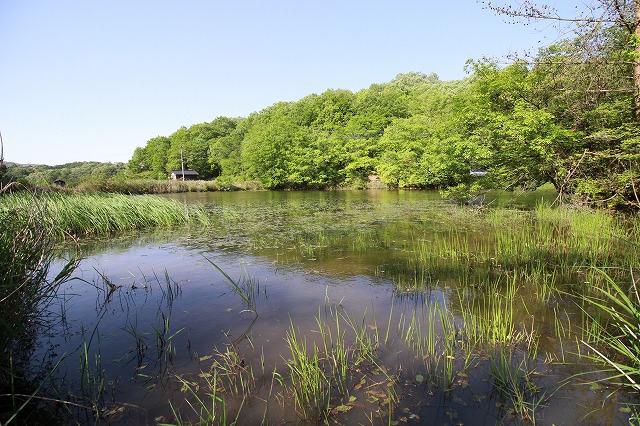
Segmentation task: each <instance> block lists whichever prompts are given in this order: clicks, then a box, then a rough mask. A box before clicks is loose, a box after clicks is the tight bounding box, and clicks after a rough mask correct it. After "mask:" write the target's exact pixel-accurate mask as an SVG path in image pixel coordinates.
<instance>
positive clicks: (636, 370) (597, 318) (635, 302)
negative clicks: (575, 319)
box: [583, 271, 640, 392]
mask: <svg viewBox="0 0 640 426" xmlns="http://www.w3.org/2000/svg"><path fill="white" fill-rule="evenodd" d="M600 272H601V274H603V275H604V276H605V278H606V285H605V286H603V287H598V288H597V289H596V294H595V295H584V296H583V300H584V302H585V303H586V307H585V308H583V311H584V312H585V315H586V317H587V318H588V319H589V320H590V321H588V323H590V324H591V325H590V326H588V327H587V328H586V330H585V331H586V338H587V341H585V340H583V343H584V344H585V345H586V346H587V347H589V348H590V349H591V350H592V351H593V353H595V356H592V358H596V359H599V360H600V361H602V362H604V363H605V364H606V365H607V366H608V367H609V368H607V369H603V370H602V371H601V372H603V373H606V375H607V380H609V381H612V382H618V381H621V382H622V384H623V385H624V386H626V387H629V388H631V389H632V390H634V391H635V392H638V391H640V292H639V291H638V280H636V279H634V278H633V275H632V280H631V283H630V284H629V285H626V286H625V285H622V284H620V283H618V282H616V281H615V280H614V279H613V278H612V277H610V276H609V275H607V274H606V273H605V272H604V271H600ZM591 309H594V310H595V312H593V313H592V312H591Z"/></svg>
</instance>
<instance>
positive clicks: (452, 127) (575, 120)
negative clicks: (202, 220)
mask: <svg viewBox="0 0 640 426" xmlns="http://www.w3.org/2000/svg"><path fill="white" fill-rule="evenodd" d="M525 12H527V13H529V14H531V12H530V11H525ZM505 13H512V14H513V13H514V12H513V11H506V12H505ZM612 22H613V21H612ZM593 25H594V27H593V28H591V29H590V30H589V32H588V34H585V33H583V34H576V35H575V38H572V39H566V40H563V41H560V42H558V43H556V44H554V45H551V46H548V47H545V48H543V49H541V50H540V51H539V52H538V53H537V54H536V55H535V56H534V57H530V58H528V59H516V60H514V61H513V62H512V63H511V64H510V65H508V66H500V64H499V63H498V62H497V61H496V60H492V59H486V58H483V59H480V60H475V61H469V62H468V63H467V66H466V70H467V71H468V75H469V77H467V78H466V79H463V80H459V81H441V80H440V79H439V78H438V76H437V75H435V74H430V75H427V74H423V73H419V72H408V73H403V74H398V75H397V76H396V78H394V79H393V80H392V81H390V82H387V83H383V84H372V85H371V86H370V87H368V88H366V89H363V90H360V91H358V92H355V93H353V92H351V91H349V90H340V89H329V90H326V91H325V92H324V93H321V94H319V95H318V94H310V95H308V96H306V97H304V98H302V99H300V100H298V101H295V102H279V103H276V104H274V105H271V106H269V107H267V108H265V109H263V110H262V111H259V112H255V113H253V114H250V115H249V116H248V117H245V118H229V117H218V118H216V119H214V120H213V121H211V122H210V123H201V124H195V125H193V126H190V127H188V128H186V127H182V128H180V129H178V130H177V131H176V132H175V133H173V134H171V135H169V136H158V137H155V138H152V139H150V140H149V141H148V142H147V143H146V145H145V146H144V147H141V148H137V149H136V150H135V152H134V154H133V157H132V158H131V160H130V161H129V162H128V164H127V173H129V174H130V175H131V176H136V177H146V178H166V176H167V173H168V172H169V170H171V169H179V168H180V165H181V163H180V161H181V160H180V150H181V149H182V152H183V158H184V161H185V164H186V166H187V167H188V168H190V169H194V170H196V171H197V172H198V173H199V174H200V176H201V177H202V178H204V179H214V178H215V179H216V180H220V181H248V180H257V181H260V182H262V184H263V185H264V187H265V188H269V189H322V188H336V187H343V186H346V187H351V188H359V187H364V186H365V185H366V183H367V181H368V178H369V177H370V176H376V177H378V178H379V179H380V181H381V182H382V183H383V184H384V185H386V186H387V187H389V188H421V189H422V188H425V189H426V188H428V189H439V190H441V191H443V192H444V193H447V194H453V195H456V194H459V195H464V194H467V193H469V191H476V190H478V189H491V188H499V189H506V190H512V189H516V188H518V189H525V190H526V189H532V188H535V187H537V186H539V185H541V184H544V183H551V184H553V186H554V187H555V188H556V189H557V190H558V192H559V193H560V194H561V196H563V197H567V198H568V199H571V200H572V201H573V202H576V203H581V204H588V205H591V206H594V207H603V208H615V209H629V208H633V209H635V208H638V207H640V201H639V199H638V195H637V190H636V183H635V182H636V181H638V179H639V178H640V176H639V172H638V160H639V159H640V154H639V151H638V147H639V136H640V127H639V126H638V105H637V104H638V101H637V97H636V94H637V90H636V89H637V87H638V86H637V84H636V82H635V81H634V78H633V76H634V64H635V63H636V62H635V60H634V58H635V57H636V56H637V52H636V49H637V44H638V43H637V41H636V36H635V34H634V33H633V31H632V30H630V29H629V28H627V27H626V26H625V25H623V23H621V22H620V21H615V22H614V24H612V25H602V22H600V21H599V22H597V23H593ZM633 28H635V26H634V27H633ZM583 31H586V30H584V28H583ZM472 170H479V171H482V172H486V174H485V173H471V171H472Z"/></svg>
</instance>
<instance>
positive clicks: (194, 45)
mask: <svg viewBox="0 0 640 426" xmlns="http://www.w3.org/2000/svg"><path fill="white" fill-rule="evenodd" d="M555 37H557V32H556V31H555V30H553V29H552V28H545V27H541V26H540V25H538V26H535V27H534V26H524V25H512V24H508V23H505V19H504V18H503V17H500V16H496V15H495V14H494V13H493V12H491V11H488V10H484V9H483V8H482V5H481V4H479V3H477V2H476V1H475V0H448V1H447V0H386V1H377V0H354V1H350V0H322V1H320V0H306V1H305V0H302V1H300V0H269V1H267V0H263V1H258V0H252V1H249V0H233V1H229V0H226V1H218V0H208V1H207V0H46V1H45V0H0V132H1V133H2V136H3V139H4V144H5V152H4V155H5V160H6V161H9V162H18V163H34V164H49V165H54V164H62V163H67V162H72V161H104V162H120V161H121V162H126V161H128V160H129V159H130V158H131V156H132V154H133V151H134V149H135V148H136V147H138V146H144V145H145V143H146V141H147V140H148V139H150V138H153V137H155V136H159V135H163V136H168V135H170V134H171V133H173V132H174V131H175V130H177V129H178V128H179V127H180V126H183V125H184V126H187V127H188V126H190V125H192V124H195V123H202V122H205V121H211V120H213V119H214V118H216V117H218V116H221V115H224V116H231V117H236V116H240V117H246V116H247V115H249V114H250V113H251V112H254V111H260V110H261V109H263V108H265V107H267V106H269V105H272V104H273V103H275V102H278V101H295V100H298V99H301V98H302V97H304V96H306V95H309V94H311V93H322V92H323V91H325V90H327V89H349V90H352V91H354V92H355V91H358V90H360V89H363V88H366V87H368V86H369V85H371V84H373V83H384V82H387V81H390V80H392V79H393V78H394V77H395V76H396V75H397V74H398V73H406V72H410V71H417V72H423V73H425V74H429V73H432V72H434V73H436V74H438V76H439V77H440V79H441V80H455V79H461V78H464V77H466V76H467V75H466V74H465V72H464V65H465V62H466V61H467V59H479V58H481V57H482V56H490V57H495V58H502V57H504V56H505V55H507V54H508V53H510V52H518V51H522V50H525V49H531V48H533V49H537V47H538V46H540V44H539V42H540V41H541V42H542V43H543V44H546V43H549V42H552V41H554V39H555Z"/></svg>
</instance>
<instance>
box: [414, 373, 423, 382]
mask: <svg viewBox="0 0 640 426" xmlns="http://www.w3.org/2000/svg"><path fill="white" fill-rule="evenodd" d="M416 382H418V383H422V382H424V376H423V375H422V374H417V375H416Z"/></svg>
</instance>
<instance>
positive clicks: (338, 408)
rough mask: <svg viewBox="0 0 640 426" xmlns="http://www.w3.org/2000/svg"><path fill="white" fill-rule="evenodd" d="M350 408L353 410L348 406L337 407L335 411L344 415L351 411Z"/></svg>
mask: <svg viewBox="0 0 640 426" xmlns="http://www.w3.org/2000/svg"><path fill="white" fill-rule="evenodd" d="M351 408H353V407H350V406H348V405H338V406H337V407H336V408H335V409H336V410H337V411H340V412H342V413H344V412H345V411H349V410H351Z"/></svg>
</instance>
